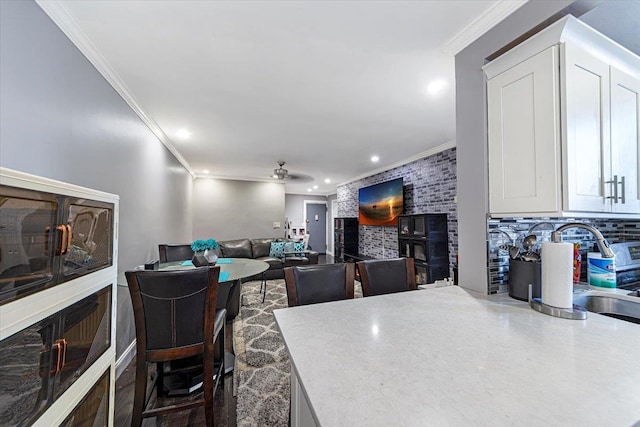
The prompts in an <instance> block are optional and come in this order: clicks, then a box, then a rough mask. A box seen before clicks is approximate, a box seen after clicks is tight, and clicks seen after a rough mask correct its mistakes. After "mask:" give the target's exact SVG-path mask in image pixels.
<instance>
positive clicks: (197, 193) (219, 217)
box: [193, 178, 285, 240]
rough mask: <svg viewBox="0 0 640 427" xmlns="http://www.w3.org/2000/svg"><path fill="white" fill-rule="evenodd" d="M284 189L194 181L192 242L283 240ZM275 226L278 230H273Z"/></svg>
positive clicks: (271, 185) (247, 183) (277, 185)
mask: <svg viewBox="0 0 640 427" xmlns="http://www.w3.org/2000/svg"><path fill="white" fill-rule="evenodd" d="M284 217H285V215H284V185H283V184H280V183H275V182H250V181H234V180H226V179H208V178H198V179H196V180H195V181H194V184H193V238H194V239H205V238H206V239H208V238H213V239H216V240H230V239H240V238H250V239H252V238H259V237H284ZM274 222H279V223H280V228H273V223H274Z"/></svg>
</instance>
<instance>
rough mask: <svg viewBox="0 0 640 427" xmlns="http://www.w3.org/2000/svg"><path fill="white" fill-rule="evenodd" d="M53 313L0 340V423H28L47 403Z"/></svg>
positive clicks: (50, 373) (50, 372)
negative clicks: (51, 315)
mask: <svg viewBox="0 0 640 427" xmlns="http://www.w3.org/2000/svg"><path fill="white" fill-rule="evenodd" d="M54 320H55V316H54V317H50V318H47V319H45V320H44V321H42V322H40V323H38V324H36V325H33V326H31V327H29V328H26V329H23V330H22V331H20V332H18V333H17V334H14V335H12V336H10V337H9V338H7V339H5V340H3V341H2V342H0V379H1V380H0V425H2V426H13V425H28V424H31V422H32V421H33V420H35V419H36V418H37V416H38V415H39V414H41V413H42V412H43V411H44V410H45V409H46V407H47V406H48V401H49V396H50V394H51V393H50V388H51V385H52V384H53V382H52V381H50V378H51V377H52V375H55V374H56V372H55V366H52V363H51V362H52V357H51V342H52V339H53V338H52V337H53V333H54V331H53V322H54Z"/></svg>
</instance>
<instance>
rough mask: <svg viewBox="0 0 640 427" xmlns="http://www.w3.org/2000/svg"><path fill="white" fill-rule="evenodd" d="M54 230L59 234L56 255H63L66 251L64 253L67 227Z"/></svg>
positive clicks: (60, 226) (61, 226)
mask: <svg viewBox="0 0 640 427" xmlns="http://www.w3.org/2000/svg"><path fill="white" fill-rule="evenodd" d="M56 230H58V231H59V232H60V233H61V235H62V236H61V238H60V246H59V248H58V249H56V255H64V254H65V253H66V252H67V251H66V246H67V227H66V226H64V225H59V226H57V227H56Z"/></svg>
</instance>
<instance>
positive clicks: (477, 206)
mask: <svg viewBox="0 0 640 427" xmlns="http://www.w3.org/2000/svg"><path fill="white" fill-rule="evenodd" d="M570 3H571V1H564V0H563V1H560V0H558V1H535V2H528V3H527V4H525V5H524V6H522V7H521V8H520V9H518V10H517V11H516V12H515V13H513V14H512V15H511V16H509V17H508V18H506V19H505V20H504V21H502V22H501V23H500V24H498V25H497V26H495V27H494V28H492V29H491V30H490V31H488V32H487V33H485V34H484V35H483V36H482V37H480V38H479V39H478V40H476V41H475V42H474V43H472V44H471V45H470V46H468V47H467V48H465V49H464V50H463V51H462V52H460V53H459V54H458V55H456V60H455V62H456V145H457V148H458V172H457V175H458V233H459V240H458V244H459V249H458V251H459V283H460V286H463V287H465V288H468V289H472V290H475V291H478V292H481V293H483V294H486V293H487V247H486V245H487V212H488V209H487V206H488V203H487V199H488V197H487V196H488V185H487V172H488V168H487V137H486V136H487V128H486V98H485V81H484V74H483V72H482V68H481V67H482V66H483V65H484V63H485V58H487V57H488V56H489V55H491V54H492V53H494V52H495V51H497V50H498V49H500V48H501V47H503V46H504V45H506V44H508V43H509V42H511V41H512V40H514V39H516V38H517V37H518V36H520V35H521V34H523V33H525V32H527V31H528V30H530V29H531V28H533V27H535V26H536V25H538V24H539V23H541V22H542V21H544V20H545V19H547V18H548V17H550V16H552V15H554V14H555V13H556V12H558V11H560V10H562V9H563V8H564V7H566V6H567V5H569V4H570Z"/></svg>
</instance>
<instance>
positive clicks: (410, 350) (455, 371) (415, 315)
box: [274, 286, 640, 427]
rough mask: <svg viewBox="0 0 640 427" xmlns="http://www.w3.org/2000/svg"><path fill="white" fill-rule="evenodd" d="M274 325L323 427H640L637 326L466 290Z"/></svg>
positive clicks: (293, 316)
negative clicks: (569, 315)
mask: <svg viewBox="0 0 640 427" xmlns="http://www.w3.org/2000/svg"><path fill="white" fill-rule="evenodd" d="M274 314H275V317H276V321H277V323H278V326H279V328H280V330H281V332H282V335H283V337H284V341H285V343H286V346H287V348H288V350H289V353H290V356H291V362H292V367H293V370H294V371H293V372H294V373H295V374H297V376H298V379H299V382H300V383H301V387H302V389H303V391H304V394H305V396H306V398H307V401H308V402H309V403H310V406H311V409H312V412H313V416H314V418H315V420H316V422H317V424H318V425H322V426H331V427H334V426H424V425H436V426H437V425H446V426H449V425H465V426H467V425H523V424H524V425H580V426H588V425H593V426H602V425H608V426H630V425H633V424H634V423H640V368H639V365H638V364H639V363H640V325H636V324H633V323H629V322H624V321H622V320H617V319H613V318H609V317H606V316H602V315H598V314H594V313H589V314H588V318H587V319H586V320H567V319H560V318H555V317H551V316H548V315H545V314H542V313H539V312H537V311H534V310H532V309H531V308H529V306H528V304H527V303H525V302H520V301H517V300H514V299H512V298H509V297H508V296H506V295H505V294H501V295H491V296H488V297H487V296H484V295H479V294H475V293H473V292H471V291H467V290H465V289H462V288H459V287H458V286H448V287H443V288H436V289H429V290H420V291H415V292H403V293H396V294H390V295H383V296H377V297H368V298H362V299H354V300H348V301H337V302H331V303H324V304H315V305H307V306H301V307H293V308H287V309H281V310H275V311H274Z"/></svg>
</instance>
